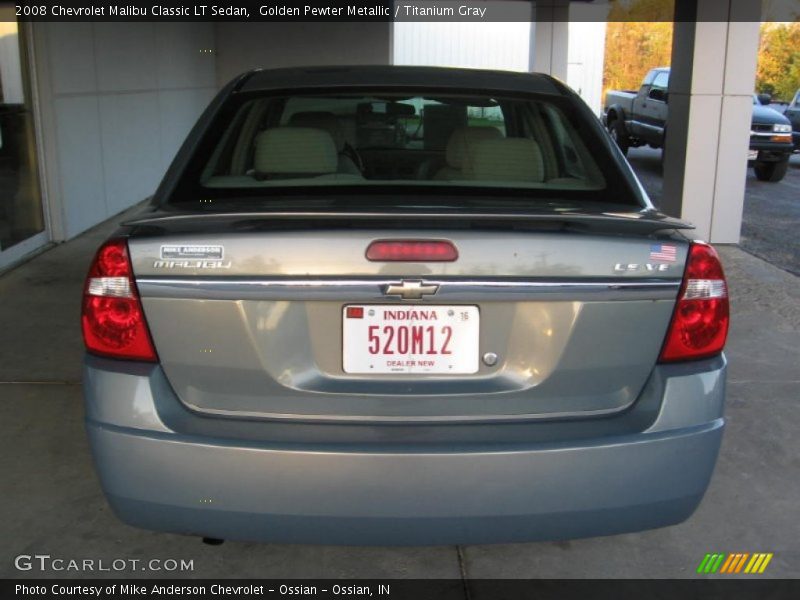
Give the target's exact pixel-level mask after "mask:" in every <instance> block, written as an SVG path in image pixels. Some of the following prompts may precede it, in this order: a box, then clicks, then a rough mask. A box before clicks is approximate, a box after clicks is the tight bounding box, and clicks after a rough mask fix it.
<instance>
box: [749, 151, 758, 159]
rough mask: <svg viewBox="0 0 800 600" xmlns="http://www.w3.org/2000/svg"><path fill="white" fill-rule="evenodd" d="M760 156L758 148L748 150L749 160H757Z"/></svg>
mask: <svg viewBox="0 0 800 600" xmlns="http://www.w3.org/2000/svg"><path fill="white" fill-rule="evenodd" d="M757 158H758V150H748V151H747V160H755V159H757Z"/></svg>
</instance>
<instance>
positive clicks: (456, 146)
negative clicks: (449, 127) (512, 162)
mask: <svg viewBox="0 0 800 600" xmlns="http://www.w3.org/2000/svg"><path fill="white" fill-rule="evenodd" d="M502 137H503V134H502V133H500V130H499V129H497V128H496V127H487V126H481V127H458V128H457V129H455V130H454V131H453V133H452V134H450V138H449V139H448V140H447V147H446V148H445V151H444V158H445V160H446V161H447V164H448V165H449V166H451V167H453V168H454V169H463V168H464V163H465V158H466V156H467V154H469V153H470V152H471V151H472V148H474V147H475V145H476V144H477V143H478V142H481V141H484V140H492V139H498V138H502Z"/></svg>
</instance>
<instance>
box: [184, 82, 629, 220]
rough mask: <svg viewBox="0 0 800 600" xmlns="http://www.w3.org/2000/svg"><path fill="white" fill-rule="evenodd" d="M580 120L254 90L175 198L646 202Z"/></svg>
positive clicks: (558, 102)
mask: <svg viewBox="0 0 800 600" xmlns="http://www.w3.org/2000/svg"><path fill="white" fill-rule="evenodd" d="M576 113H577V111H576V110H575V109H574V107H573V106H572V105H571V104H570V103H568V102H566V101H565V99H563V98H557V97H553V98H543V99H542V98H539V97H536V98H530V97H526V98H523V99H520V98H507V97H495V96H490V95H477V96H467V95H453V94H443V95H433V94H428V93H426V94H419V95H413V94H397V93H393V94H387V93H380V92H378V91H376V92H375V93H372V94H365V93H358V94H302V95H287V96H263V95H261V96H253V95H252V94H251V95H248V96H243V97H239V98H237V99H236V100H234V101H231V102H230V103H229V105H228V107H227V109H225V110H223V111H222V112H221V114H220V115H219V116H218V117H217V118H216V120H215V122H214V123H213V124H212V126H211V127H210V130H209V132H208V133H207V134H206V136H205V138H204V140H203V141H202V142H201V144H200V146H199V149H198V151H197V153H196V155H195V156H194V158H193V160H192V161H191V164H190V166H189V168H188V169H187V171H186V173H184V176H183V181H182V183H181V185H180V186H179V193H176V194H175V196H174V198H179V199H180V200H183V201H191V200H193V199H196V198H199V197H202V198H215V199H225V198H230V199H235V198H242V197H253V196H256V197H261V198H269V197H274V196H285V195H286V194H287V193H293V192H294V193H297V192H300V191H302V192H304V193H305V192H310V193H312V194H314V195H318V194H333V195H335V194H337V193H339V194H341V192H342V191H343V190H344V189H345V188H347V189H348V190H350V191H352V192H353V193H355V194H358V193H359V192H365V193H371V192H375V191H377V190H387V189H388V190H394V191H397V190H404V189H405V190H407V189H409V188H414V191H415V193H419V194H420V195H421V196H424V195H425V194H432V195H436V194H437V193H438V194H442V193H445V194H449V195H452V194H453V193H454V192H457V191H460V192H472V193H477V194H481V193H486V192H491V193H492V194H499V195H504V194H512V195H517V196H519V195H524V196H528V197H532V198H541V197H545V198H564V199H569V200H585V201H590V202H603V203H611V204H635V205H639V204H640V200H639V198H638V197H637V195H636V192H635V190H634V189H633V186H632V185H631V182H630V180H628V179H626V177H625V176H623V174H622V172H621V170H620V168H619V167H618V166H617V165H616V164H615V163H614V161H613V160H612V157H611V154H610V152H609V150H608V148H607V147H606V146H604V144H603V140H602V139H601V138H600V135H599V134H598V131H597V128H595V127H589V126H587V125H588V123H586V122H583V121H582V119H586V115H584V114H576ZM600 133H602V132H600ZM173 201H175V200H173Z"/></svg>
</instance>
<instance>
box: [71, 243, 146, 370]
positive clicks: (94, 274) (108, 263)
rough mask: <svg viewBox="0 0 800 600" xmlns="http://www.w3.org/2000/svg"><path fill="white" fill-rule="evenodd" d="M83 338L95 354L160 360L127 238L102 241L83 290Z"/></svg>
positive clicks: (87, 346) (128, 358)
mask: <svg viewBox="0 0 800 600" xmlns="http://www.w3.org/2000/svg"><path fill="white" fill-rule="evenodd" d="M81 324H82V327H83V341H84V342H85V343H86V349H87V350H88V351H89V352H92V353H94V354H101V355H103V356H110V357H113V358H124V359H127V360H142V361H157V360H158V357H157V356H156V352H155V349H154V348H153V342H152V341H151V340H150V333H149V332H148V330H147V322H146V321H145V318H144V311H143V310H142V303H141V301H140V300H139V294H138V293H137V292H136V284H135V283H134V281H133V269H132V268H131V261H130V258H129V257H128V244H127V242H126V241H125V240H124V239H113V240H109V241H107V242H106V243H105V244H103V245H102V246H101V247H100V249H99V250H98V251H97V254H96V255H95V257H94V261H93V262H92V266H91V267H89V275H88V277H87V278H86V286H85V287H84V290H83V311H82V314H81Z"/></svg>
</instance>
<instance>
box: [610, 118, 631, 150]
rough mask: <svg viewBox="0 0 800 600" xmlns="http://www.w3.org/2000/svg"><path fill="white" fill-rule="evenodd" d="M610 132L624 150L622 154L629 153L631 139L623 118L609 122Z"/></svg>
mask: <svg viewBox="0 0 800 600" xmlns="http://www.w3.org/2000/svg"><path fill="white" fill-rule="evenodd" d="M608 133H610V134H611V137H612V138H613V140H614V141H615V142H616V143H617V146H618V147H619V149H620V150H621V151H622V154H623V155H625V156H627V155H628V148H630V147H631V140H630V138H629V137H628V134H627V133H626V132H625V123H623V121H622V119H613V120H611V121H610V122H609V123H608Z"/></svg>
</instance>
